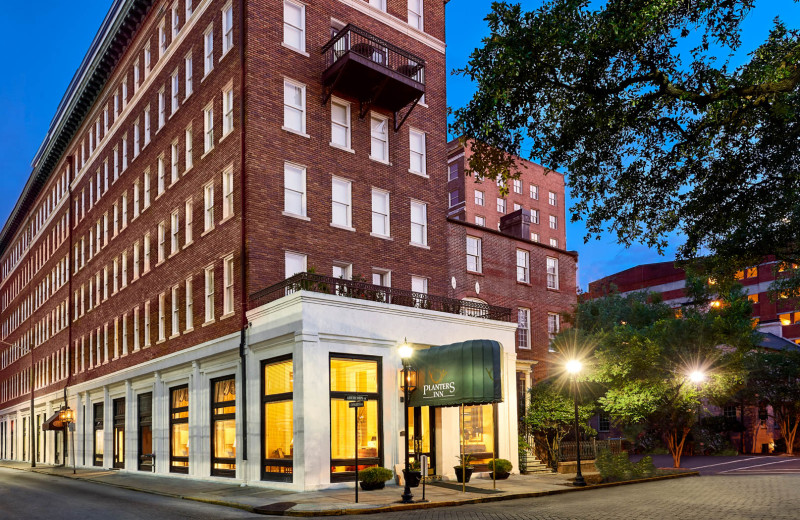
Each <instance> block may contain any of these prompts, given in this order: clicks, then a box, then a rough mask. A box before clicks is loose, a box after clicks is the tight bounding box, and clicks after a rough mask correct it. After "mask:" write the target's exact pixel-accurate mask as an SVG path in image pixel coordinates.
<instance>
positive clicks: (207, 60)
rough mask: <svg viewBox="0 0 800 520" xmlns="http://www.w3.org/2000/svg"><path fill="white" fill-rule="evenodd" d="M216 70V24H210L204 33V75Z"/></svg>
mask: <svg viewBox="0 0 800 520" xmlns="http://www.w3.org/2000/svg"><path fill="white" fill-rule="evenodd" d="M213 70H214V24H213V23H212V24H209V26H208V27H207V28H206V30H205V32H204V33H203V77H205V76H208V75H209V74H211V71H213Z"/></svg>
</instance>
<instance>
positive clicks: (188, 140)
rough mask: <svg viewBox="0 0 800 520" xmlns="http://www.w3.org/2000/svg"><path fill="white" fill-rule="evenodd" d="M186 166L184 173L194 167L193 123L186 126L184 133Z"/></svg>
mask: <svg viewBox="0 0 800 520" xmlns="http://www.w3.org/2000/svg"><path fill="white" fill-rule="evenodd" d="M183 159H184V161H183V162H184V168H183V173H184V174H185V173H186V172H188V171H189V170H191V169H192V166H194V157H192V125H189V126H187V127H186V132H185V133H184V158H183Z"/></svg>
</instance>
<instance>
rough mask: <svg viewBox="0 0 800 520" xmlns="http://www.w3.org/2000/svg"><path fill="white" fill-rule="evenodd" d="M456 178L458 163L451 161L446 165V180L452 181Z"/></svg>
mask: <svg viewBox="0 0 800 520" xmlns="http://www.w3.org/2000/svg"><path fill="white" fill-rule="evenodd" d="M456 179H458V163H452V164H450V165H449V166H448V167H447V180H448V181H454V180H456Z"/></svg>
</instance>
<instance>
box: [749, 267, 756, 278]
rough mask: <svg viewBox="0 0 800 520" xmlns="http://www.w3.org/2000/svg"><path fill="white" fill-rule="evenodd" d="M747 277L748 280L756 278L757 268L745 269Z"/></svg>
mask: <svg viewBox="0 0 800 520" xmlns="http://www.w3.org/2000/svg"><path fill="white" fill-rule="evenodd" d="M747 277H748V278H756V277H758V266H756V267H748V268H747Z"/></svg>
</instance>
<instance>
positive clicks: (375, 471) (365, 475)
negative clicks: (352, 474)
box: [358, 466, 392, 491]
mask: <svg viewBox="0 0 800 520" xmlns="http://www.w3.org/2000/svg"><path fill="white" fill-rule="evenodd" d="M391 479H392V472H391V471H390V470H388V469H386V468H382V467H380V466H373V467H371V468H366V469H362V470H361V471H359V472H358V480H359V484H360V485H361V489H363V490H364V491H372V490H374V489H383V488H384V487H385V486H386V481H387V480H391Z"/></svg>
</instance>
